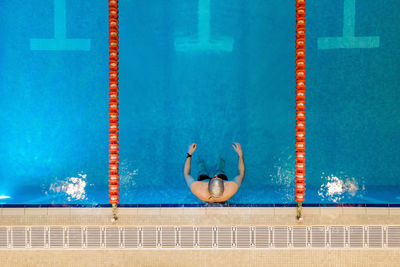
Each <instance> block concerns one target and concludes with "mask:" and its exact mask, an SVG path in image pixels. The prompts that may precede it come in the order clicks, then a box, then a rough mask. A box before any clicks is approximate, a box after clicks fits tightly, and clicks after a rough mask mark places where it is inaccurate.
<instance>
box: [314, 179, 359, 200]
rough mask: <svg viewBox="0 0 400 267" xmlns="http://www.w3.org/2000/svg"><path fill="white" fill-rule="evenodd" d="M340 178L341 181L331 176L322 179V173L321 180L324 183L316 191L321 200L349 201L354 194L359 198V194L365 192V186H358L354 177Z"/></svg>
mask: <svg viewBox="0 0 400 267" xmlns="http://www.w3.org/2000/svg"><path fill="white" fill-rule="evenodd" d="M341 176H342V179H341V178H339V177H337V176H335V175H333V174H331V175H328V176H327V177H324V173H322V176H321V179H322V180H323V181H326V183H324V184H322V185H321V187H320V189H319V190H318V195H319V196H320V197H322V200H325V199H327V200H329V201H332V202H338V201H341V200H344V199H351V198H353V197H354V196H355V195H356V194H357V195H358V196H359V197H360V194H362V192H363V191H364V190H365V185H360V183H359V182H358V181H357V180H356V178H355V177H350V176H347V175H341Z"/></svg>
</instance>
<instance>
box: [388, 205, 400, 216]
mask: <svg viewBox="0 0 400 267" xmlns="http://www.w3.org/2000/svg"><path fill="white" fill-rule="evenodd" d="M389 213H390V216H392V215H395V216H397V215H400V207H398V208H389Z"/></svg>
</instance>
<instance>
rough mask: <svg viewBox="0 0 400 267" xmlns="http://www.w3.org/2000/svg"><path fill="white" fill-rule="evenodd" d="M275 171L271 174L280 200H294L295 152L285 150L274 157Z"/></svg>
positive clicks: (283, 201)
mask: <svg viewBox="0 0 400 267" xmlns="http://www.w3.org/2000/svg"><path fill="white" fill-rule="evenodd" d="M274 160H275V164H274V166H273V173H272V174H270V175H269V177H270V179H271V184H272V185H273V186H274V187H276V190H277V191H278V193H279V196H280V200H279V201H278V202H282V203H285V202H292V201H293V199H294V182H295V179H294V177H295V172H294V156H293V153H291V152H289V151H287V152H283V153H281V154H280V155H278V157H277V158H276V157H274Z"/></svg>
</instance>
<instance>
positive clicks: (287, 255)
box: [0, 207, 400, 267]
mask: <svg viewBox="0 0 400 267" xmlns="http://www.w3.org/2000/svg"><path fill="white" fill-rule="evenodd" d="M0 214H1V215H0V225H7V226H12V225H112V223H111V209H108V208H94V209H86V208H41V209H34V208H33V209H32V208H31V209H29V208H26V209H23V208H20V209H10V208H3V209H1V211H0ZM295 214H296V209H295V208H242V207H239V208H215V207H213V208H138V209H135V208H121V209H119V220H118V221H117V223H116V224H117V225H158V226H161V225H219V226H221V225H296V224H298V222H297V221H296V219H295ZM303 216H304V220H303V222H302V223H301V224H303V225H352V224H354V225H374V224H379V225H400V208H391V209H390V208H350V207H349V208H347V207H346V208H345V207H340V208H304V209H303ZM0 266H1V267H2V266H57V267H58V266H138V267H140V266H190V267H191V266H193V267H194V266H218V267H222V266H280V267H282V266H400V250H398V249H379V250H373V249H364V250H362V249H361V250H354V249H351V250H343V249H342V250H334V249H306V250H299V249H283V250H278V249H274V250H268V249H266V250H255V249H254V250H239V249H227V250H222V249H218V250H212V249H211V250H201V251H200V250H196V249H190V250H177V249H171V250H165V249H163V250H157V249H155V250H144V249H141V250H68V251H66V250H0Z"/></svg>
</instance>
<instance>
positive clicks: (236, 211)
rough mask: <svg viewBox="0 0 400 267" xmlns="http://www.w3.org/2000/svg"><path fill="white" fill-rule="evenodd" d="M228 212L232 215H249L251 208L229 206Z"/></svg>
mask: <svg viewBox="0 0 400 267" xmlns="http://www.w3.org/2000/svg"><path fill="white" fill-rule="evenodd" d="M228 213H229V214H232V215H245V214H247V215H250V214H251V209H250V208H249V207H229V208H228Z"/></svg>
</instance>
